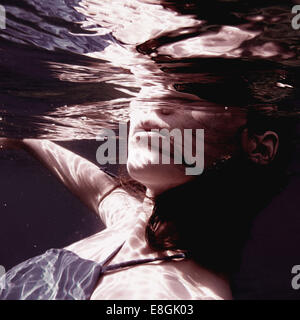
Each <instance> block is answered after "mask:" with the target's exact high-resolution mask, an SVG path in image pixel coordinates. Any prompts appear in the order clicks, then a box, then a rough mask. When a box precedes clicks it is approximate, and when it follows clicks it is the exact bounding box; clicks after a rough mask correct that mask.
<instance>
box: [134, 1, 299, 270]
mask: <svg viewBox="0 0 300 320" xmlns="http://www.w3.org/2000/svg"><path fill="white" fill-rule="evenodd" d="M161 3H162V4H163V5H164V6H165V7H167V8H169V9H172V10H175V11H177V12H178V13H180V14H191V15H194V16H197V17H198V18H199V19H201V20H204V21H205V23H204V24H201V25H200V26H198V27H192V28H187V29H186V30H185V32H184V33H183V32H182V29H179V30H177V31H172V32H169V33H165V34H161V35H160V36H159V37H157V38H155V39H151V40H148V41H147V42H145V43H143V44H141V45H139V46H137V50H138V51H139V52H140V53H142V54H145V55H150V54H152V60H153V61H154V62H156V63H157V65H158V66H159V67H160V69H161V70H162V71H164V73H165V74H166V77H167V76H169V77H170V79H172V77H174V78H176V79H180V81H179V82H178V83H173V87H174V89H175V90H176V91H179V92H183V93H189V94H193V95H196V96H198V97H200V98H202V99H204V100H207V101H211V102H214V103H216V104H219V105H220V106H229V107H231V108H237V110H238V109H239V108H242V109H244V110H246V112H247V124H246V127H247V128H248V131H249V133H250V134H260V133H263V132H265V131H267V130H271V131H275V132H276V133H277V134H278V135H279V140H280V143H279V150H278V153H277V155H276V158H275V159H274V161H273V162H272V163H271V164H270V165H267V166H260V165H256V164H254V163H252V162H250V161H249V160H248V158H247V155H246V154H245V153H244V152H243V150H242V148H240V149H239V152H237V154H235V155H234V156H233V157H232V158H230V159H227V160H220V161H218V162H217V163H216V164H215V165H214V166H213V167H212V168H209V169H208V170H205V171H204V173H203V174H202V175H201V176H199V177H197V178H196V179H194V180H193V181H191V182H188V183H186V184H184V185H181V186H178V187H176V188H173V189H170V190H168V191H166V192H164V193H162V194H160V195H159V196H157V197H156V198H155V207H154V210H153V213H152V216H151V217H150V219H149V221H148V225H147V227H146V231H145V232H146V239H147V241H148V243H149V246H150V247H152V248H153V249H155V250H158V251H164V250H167V249H172V250H178V251H185V252H186V253H187V254H188V255H189V256H190V257H191V258H193V259H194V260H195V261H197V262H198V263H199V264H201V265H202V266H204V267H207V268H209V269H211V270H214V271H217V272H225V273H231V272H234V271H235V270H236V269H237V268H238V266H239V261H240V255H241V250H242V248H243V246H244V243H245V241H246V239H247V237H248V235H249V230H250V227H251V222H252V221H253V219H254V217H255V216H256V215H257V214H258V213H259V212H260V211H261V210H262V209H263V208H264V207H266V206H267V205H268V203H269V202H270V201H271V199H272V198H273V197H274V196H275V195H276V194H277V193H279V192H280V191H281V190H282V188H284V186H285V185H286V183H287V181H288V164H289V162H290V159H291V157H292V154H293V151H294V150H295V148H296V146H297V144H298V140H297V139H298V137H297V134H296V126H297V123H298V119H299V107H298V105H297V103H298V101H299V100H300V99H299V97H300V95H299V88H300V81H299V76H298V75H299V66H300V63H299V59H298V57H299V52H298V51H299V46H297V45H298V44H299V34H296V33H295V31H294V30H292V28H291V25H290V23H291V7H292V2H291V1H273V0H269V1H256V0H255V1H243V0H241V1H236V0H228V1H222V0H212V1H210V2H209V3H208V2H205V3H204V2H203V1H196V0H186V1H180V2H178V1H168V0H166V1H163V0H162V1H161ZM258 15H260V16H262V17H263V19H262V20H251V17H254V16H258ZM274 16H276V17H277V18H278V19H277V20H276V23H275V22H274V21H273V18H274ZM224 25H230V26H239V25H244V26H245V25H247V26H248V27H247V28H248V30H259V31H260V32H261V33H260V35H259V36H257V37H254V38H253V39H250V40H245V41H244V42H243V43H241V44H240V46H239V48H238V49H240V52H241V54H240V56H239V57H237V58H228V57H226V58H225V57H223V56H219V57H214V58H207V57H202V56H201V55H199V57H193V58H173V57H171V56H166V55H163V54H160V53H159V48H160V47H161V46H163V45H168V44H171V43H175V42H177V41H179V40H184V39H188V38H192V37H195V36H201V35H205V34H210V33H212V32H213V33H217V32H218V31H219V30H220V29H221V27H222V26H224ZM266 43H273V44H274V45H275V47H276V48H277V49H276V50H277V54H276V55H274V56H270V57H268V58H266V57H262V56H255V54H253V52H254V51H253V48H257V47H259V46H263V45H264V44H266ZM232 110H234V109H232ZM241 129H243V128H241ZM240 132H241V130H240V131H239V132H238V134H239V133H240ZM237 138H238V137H237ZM238 141H239V139H237V140H236V142H237V143H238Z"/></svg>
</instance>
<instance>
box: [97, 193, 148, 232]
mask: <svg viewBox="0 0 300 320" xmlns="http://www.w3.org/2000/svg"><path fill="white" fill-rule="evenodd" d="M141 204H142V202H141V201H139V200H138V199H136V198H135V197H133V196H131V195H130V194H129V193H128V192H127V191H125V190H124V189H123V188H121V187H117V188H115V189H114V190H112V191H111V192H110V193H109V194H107V195H106V196H105V197H104V198H103V199H102V200H101V202H100V204H99V206H98V211H99V215H100V218H101V220H102V222H103V223H104V224H105V225H106V227H110V226H112V225H114V224H116V223H119V222H121V221H123V220H125V219H129V218H134V217H135V216H136V212H137V208H138V207H139V206H141Z"/></svg>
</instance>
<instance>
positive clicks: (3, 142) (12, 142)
mask: <svg viewBox="0 0 300 320" xmlns="http://www.w3.org/2000/svg"><path fill="white" fill-rule="evenodd" d="M22 145H23V141H22V140H19V139H12V138H0V150H6V149H21V148H22Z"/></svg>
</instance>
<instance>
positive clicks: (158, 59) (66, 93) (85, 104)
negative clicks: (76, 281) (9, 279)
mask: <svg viewBox="0 0 300 320" xmlns="http://www.w3.org/2000/svg"><path fill="white" fill-rule="evenodd" d="M295 3H296V1H271V0H269V1H268V0H264V1H256V0H252V1H234V0H232V1H221V0H220V1H188V0H187V1H130V2H125V3H124V2H122V1H116V0H112V1H99V2H97V3H95V2H92V1H88V0H86V1H79V0H51V1H38V0H19V1H17V0H1V1H0V4H1V5H3V6H4V7H5V9H6V12H7V26H6V29H5V30H0V136H3V137H14V138H25V137H27V138H29V137H32V138H43V139H50V140H54V141H57V142H58V143H60V144H61V145H63V146H65V147H67V148H69V149H71V150H72V151H74V152H77V153H79V154H81V155H82V156H84V157H86V158H88V159H89V160H91V161H93V162H94V163H96V159H95V154H96V149H97V147H98V143H97V142H95V136H96V135H97V133H98V132H99V130H100V129H101V128H104V127H105V128H107V127H109V128H115V127H116V125H117V123H118V122H119V121H122V122H123V121H128V107H129V104H130V102H131V101H132V99H133V98H135V97H136V95H137V93H138V92H139V91H140V89H141V88H145V87H149V86H150V87H151V88H153V89H152V94H153V95H152V96H151V97H150V98H147V97H145V96H138V97H137V101H139V102H142V104H143V106H148V105H149V106H152V105H163V106H164V107H170V108H174V107H178V108H179V107H184V108H205V110H207V112H211V111H210V110H209V108H207V107H206V106H205V104H204V105H203V101H209V102H210V103H213V104H217V105H221V106H226V107H230V108H234V110H236V112H240V111H241V110H243V109H245V108H251V107H253V108H254V107H256V106H259V105H262V104H263V105H264V106H267V107H269V109H272V108H273V107H276V112H277V113H278V114H280V116H286V117H295V118H296V117H298V116H299V108H298V106H299V88H300V77H299V76H298V75H299V67H300V60H299V57H300V55H299V51H300V46H299V39H300V31H296V30H293V29H292V27H291V19H292V17H293V16H292V15H291V8H292V6H293V5H294V4H295ZM206 105H207V104H206ZM267 109H268V108H267ZM269 109H268V110H269ZM0 162H1V168H0V174H1V180H0V190H1V196H0V215H1V225H0V264H2V265H4V266H5V267H6V268H10V267H12V266H13V265H15V264H16V263H18V262H21V261H23V260H24V259H26V258H29V257H32V256H34V255H37V254H39V253H42V252H44V251H45V249H48V248H50V247H62V246H65V245H67V244H69V243H72V242H74V241H76V240H79V239H82V238H84V237H86V236H88V235H90V234H93V233H95V232H97V231H99V230H101V228H103V226H102V224H101V221H99V219H97V218H96V217H95V216H94V214H93V213H91V212H90V211H89V210H88V209H87V208H85V207H84V206H83V205H82V204H81V203H80V202H79V200H78V199H76V198H74V196H73V195H71V194H70V193H69V192H68V191H67V190H66V189H65V188H64V187H63V186H61V185H60V184H59V183H58V182H57V181H56V180H55V179H54V178H53V177H52V176H50V175H49V173H48V172H47V171H46V170H45V169H44V168H42V167H41V166H40V165H39V164H38V163H37V162H36V161H35V160H33V159H31V158H30V157H29V156H28V155H26V154H25V153H22V152H13V151H5V152H1V153H0ZM107 169H108V170H109V171H111V172H115V173H116V172H117V168H115V167H114V168H112V167H109V168H107ZM295 190H297V189H296V187H294V188H293V189H292V191H290V192H288V196H287V197H291V195H294V194H295V193H296V192H295ZM295 197H296V196H295ZM295 197H294V196H293V197H292V198H293V200H294V198H295ZM287 201H288V202H289V201H290V200H287ZM275 207H276V206H275ZM275 207H273V209H271V212H272V214H274V216H273V217H275V218H274V219H275V220H276V219H279V221H281V220H280V219H281V218H282V210H281V211H280V212H279V211H278V214H279V216H280V217H281V218H279V216H278V215H277V218H276V214H275V213H274V212H276V210H275ZM296 208H298V206H297V205H296V204H293V210H292V212H295V211H296ZM274 219H271V220H274ZM289 220H290V221H291V220H293V221H294V223H296V222H300V221H299V218H298V217H297V216H291V217H290V218H289ZM268 221H269V220H268ZM279 225H280V223H279ZM299 225H300V224H299ZM274 228H275V229H274V230H273V231H274V233H273V235H272V236H269V238H268V239H269V240H270V246H271V243H272V245H273V247H276V248H278V244H274V241H275V240H274V239H276V234H278V230H277V229H276V228H277V227H274ZM264 230H265V229H264ZM288 230H289V227H287V230H285V231H284V232H283V235H282V237H285V236H286V234H288V233H289V232H288ZM280 232H282V230H281V231H280ZM297 239H299V238H297ZM294 242H295V239H288V240H286V241H285V242H284V243H285V244H286V246H289V244H290V243H294ZM280 246H281V247H280V248H281V251H282V252H286V250H284V247H285V246H284V245H282V243H281V244H280ZM250 247H251V245H250ZM267 247H268V244H266V247H265V248H267ZM249 250H250V251H251V250H252V251H251V252H253V250H254V251H255V250H256V249H253V248H252V249H251V248H250V249H249ZM265 250H266V251H268V252H271V251H272V250H268V249H265ZM293 250H294V249H291V250H290V251H291V252H292V251H293ZM258 255H261V258H260V260H259V261H258V262H257V263H254V264H253V265H252V267H253V266H255V267H253V268H252V267H249V268H250V269H249V270H248V274H249V273H252V274H253V272H257V273H259V271H257V270H259V268H256V266H257V265H259V264H261V265H262V264H264V263H265V264H266V261H265V260H264V259H265V256H266V252H264V253H258ZM249 256H251V254H249ZM272 257H273V258H274V259H275V253H274V256H272ZM286 259H287V260H288V258H286ZM293 259H294V256H293V257H292V258H290V260H291V261H290V264H297V263H300V262H299V260H297V261H294V260H293ZM272 261H273V260H272V259H269V262H268V263H269V264H270V265H268V266H266V268H264V270H269V269H270V268H275V269H276V267H275V266H274V265H272V264H274V261H273V262H272ZM290 264H289V265H290ZM251 268H252V269H251ZM278 268H279V269H280V268H281V269H280V271H278V272H279V273H280V272H283V271H282V268H286V265H285V266H283V267H278ZM284 272H287V273H288V276H287V277H289V274H290V270H289V269H288V270H284ZM275 274H276V273H275ZM260 276H261V277H262V278H264V279H266V278H267V279H268V276H266V275H262V273H260ZM250 278H251V277H250V276H249V279H250ZM287 279H288V280H286V279H284V280H282V281H279V282H280V284H278V286H279V287H280V286H282V288H284V289H282V292H283V293H286V292H289V293H288V294H290V296H293V295H294V294H295V292H293V291H290V283H289V279H290V278H287ZM251 281H252V282H253V280H251ZM271 282H272V281H271V279H270V282H267V283H271ZM282 282H283V283H282ZM266 286H268V284H267V285H266ZM275 286H276V285H275ZM267 291H268V292H272V288H268V290H267ZM288 294H287V295H288Z"/></svg>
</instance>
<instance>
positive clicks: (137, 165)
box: [127, 104, 246, 197]
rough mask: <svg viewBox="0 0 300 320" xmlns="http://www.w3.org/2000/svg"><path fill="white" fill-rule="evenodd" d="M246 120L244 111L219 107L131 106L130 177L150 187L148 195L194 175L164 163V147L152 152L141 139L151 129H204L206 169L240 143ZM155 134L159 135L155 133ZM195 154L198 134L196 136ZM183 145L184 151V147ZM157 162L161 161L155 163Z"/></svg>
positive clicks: (128, 162) (183, 167)
mask: <svg viewBox="0 0 300 320" xmlns="http://www.w3.org/2000/svg"><path fill="white" fill-rule="evenodd" d="M245 123H246V115H245V113H244V112H237V110H234V109H232V110H230V109H228V108H224V107H216V108H212V109H210V111H207V110H200V111H198V110H185V109H162V108H153V107H152V108H151V107H147V108H141V107H138V106H137V105H136V104H133V105H132V106H131V117H130V131H129V139H128V161H127V169H128V172H129V174H130V176H131V177H132V178H133V179H135V180H137V181H139V182H140V183H142V184H143V185H145V186H146V187H147V194H148V195H149V196H152V197H155V196H156V195H158V194H160V193H162V192H164V191H166V190H168V189H170V188H173V187H176V186H178V185H181V184H184V183H186V182H188V181H190V180H192V179H194V178H195V176H192V175H187V174H186V171H185V166H184V164H174V163H172V161H171V163H170V164H162V163H161V161H160V162H159V159H161V158H160V157H161V150H156V152H153V150H151V148H149V145H148V144H147V143H144V144H141V143H139V142H140V139H141V138H142V137H143V136H144V135H153V134H152V133H147V132H145V131H149V130H151V129H159V130H161V129H163V128H165V129H168V130H169V131H171V130H173V129H179V130H180V131H181V133H182V136H184V129H192V130H193V131H194V130H196V129H204V141H205V145H204V149H205V151H204V158H205V161H204V169H205V168H207V167H209V166H211V165H212V164H213V163H214V162H215V161H216V160H218V159H220V158H221V157H224V156H228V155H232V154H233V153H234V152H235V151H236V149H237V148H238V146H237V145H235V144H234V143H232V139H234V136H235V135H236V133H237V131H238V129H239V128H240V127H241V126H243V125H244V124H245ZM154 135H156V134H155V133H154ZM192 145H193V153H194V151H195V137H193V142H192ZM182 147H183V148H184V146H182ZM183 148H182V150H183ZM156 163H158V164H156Z"/></svg>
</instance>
